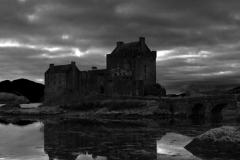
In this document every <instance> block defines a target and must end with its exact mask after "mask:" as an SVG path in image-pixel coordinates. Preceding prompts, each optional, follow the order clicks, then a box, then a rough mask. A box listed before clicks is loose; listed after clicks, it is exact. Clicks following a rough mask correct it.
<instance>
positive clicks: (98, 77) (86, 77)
mask: <svg viewBox="0 0 240 160" xmlns="http://www.w3.org/2000/svg"><path fill="white" fill-rule="evenodd" d="M106 88H107V70H92V71H81V72H80V75H79V90H80V92H82V93H94V92H95V93H99V94H107V90H106Z"/></svg>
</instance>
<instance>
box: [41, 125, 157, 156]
mask: <svg viewBox="0 0 240 160" xmlns="http://www.w3.org/2000/svg"><path fill="white" fill-rule="evenodd" d="M44 150H45V153H46V154H48V156H49V160H92V159H94V160H116V159H124V160H133V159H139V160H145V159H149V160H151V159H156V158H157V151H156V140H155V139H153V138H152V137H151V135H150V134H149V133H147V132H144V130H142V129H138V128H133V127H121V128H119V127H104V126H99V125H91V126H87V125H82V124H80V123H78V122H75V123H74V122H70V121H69V122H63V123H60V124H55V123H44Z"/></svg>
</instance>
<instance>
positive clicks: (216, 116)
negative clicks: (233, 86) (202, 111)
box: [211, 103, 228, 121]
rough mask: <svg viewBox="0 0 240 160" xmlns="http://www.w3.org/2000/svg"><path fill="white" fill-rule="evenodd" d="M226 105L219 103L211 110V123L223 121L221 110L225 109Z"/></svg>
mask: <svg viewBox="0 0 240 160" xmlns="http://www.w3.org/2000/svg"><path fill="white" fill-rule="evenodd" d="M227 105H228V104H227V103H219V104H217V105H215V106H214V107H213V108H212V109H211V119H212V120H213V121H221V120H222V119H223V116H222V110H223V108H224V107H226V106H227Z"/></svg>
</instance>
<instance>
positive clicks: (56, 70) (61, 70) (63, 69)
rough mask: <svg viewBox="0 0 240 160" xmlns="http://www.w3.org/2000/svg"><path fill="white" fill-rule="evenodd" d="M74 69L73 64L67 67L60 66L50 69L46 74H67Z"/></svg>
mask: <svg viewBox="0 0 240 160" xmlns="http://www.w3.org/2000/svg"><path fill="white" fill-rule="evenodd" d="M71 68H72V66H71V64H67V65H58V66H53V68H52V69H51V68H49V69H48V70H47V71H46V72H45V73H46V74H55V73H67V72H68V71H69V70H70V69H71Z"/></svg>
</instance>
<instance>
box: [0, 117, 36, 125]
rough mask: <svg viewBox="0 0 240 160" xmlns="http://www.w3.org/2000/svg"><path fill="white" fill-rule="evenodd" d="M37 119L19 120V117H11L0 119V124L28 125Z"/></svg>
mask: <svg viewBox="0 0 240 160" xmlns="http://www.w3.org/2000/svg"><path fill="white" fill-rule="evenodd" d="M36 122H37V121H33V120H21V119H15V118H11V119H6V120H5V119H0V124H2V125H9V124H12V125H15V126H28V125H30V124H33V123H36Z"/></svg>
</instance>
